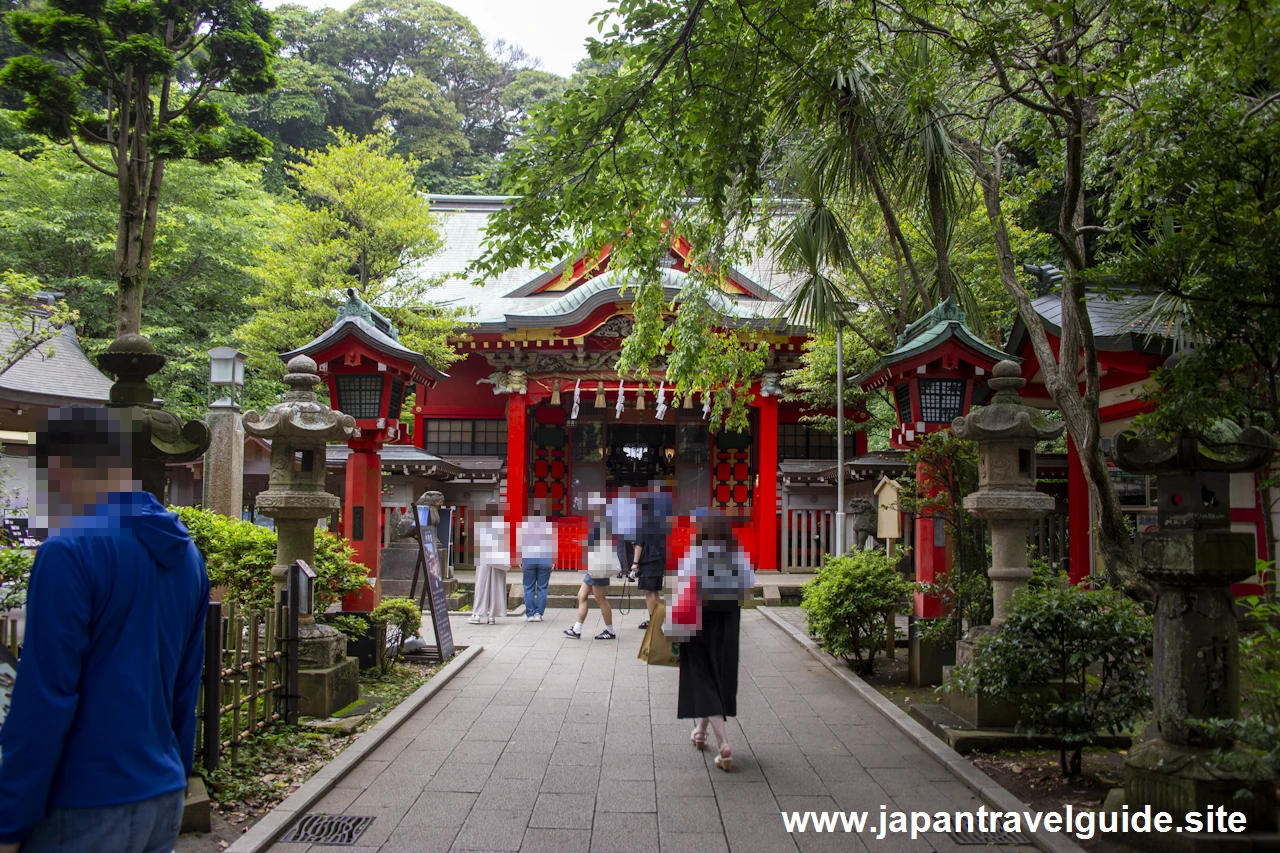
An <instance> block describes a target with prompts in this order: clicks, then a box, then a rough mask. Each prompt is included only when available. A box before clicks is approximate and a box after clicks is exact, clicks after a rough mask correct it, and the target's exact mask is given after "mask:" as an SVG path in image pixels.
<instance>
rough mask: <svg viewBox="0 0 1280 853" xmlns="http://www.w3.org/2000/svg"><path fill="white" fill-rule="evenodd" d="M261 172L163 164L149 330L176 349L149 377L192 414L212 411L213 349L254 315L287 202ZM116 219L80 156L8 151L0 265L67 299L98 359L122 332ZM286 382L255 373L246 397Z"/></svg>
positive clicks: (3, 154)
mask: <svg viewBox="0 0 1280 853" xmlns="http://www.w3.org/2000/svg"><path fill="white" fill-rule="evenodd" d="M2 116H3V113H0V117H2ZM256 171H257V170H256V169H255V168H254V167H252V166H242V165H239V164H234V163H227V162H222V163H217V164H212V165H203V164H200V163H191V162H178V163H173V164H170V166H169V168H168V169H167V171H166V177H165V198H166V202H165V205H164V206H163V207H161V208H160V209H159V211H158V216H157V224H156V249H155V253H154V257H153V259H152V264H151V276H150V284H149V288H148V297H147V315H146V323H144V325H143V327H142V330H143V332H144V333H145V334H147V335H148V336H150V337H151V338H152V340H153V341H154V342H155V343H156V345H157V346H159V347H160V348H161V349H162V351H163V352H165V353H167V354H168V355H169V362H168V363H167V364H166V365H165V368H164V370H162V371H161V372H160V373H159V374H157V375H156V376H155V377H153V378H152V380H151V381H152V383H153V385H154V386H155V388H156V393H157V394H158V395H159V396H160V397H161V398H163V399H164V400H165V404H166V406H167V407H169V408H170V409H171V410H172V411H175V412H178V413H180V414H181V415H182V416H183V417H195V416H199V415H200V414H202V413H203V412H204V409H205V406H206V403H207V399H206V393H207V392H206V388H207V384H208V376H209V373H208V370H209V360H208V356H207V354H206V353H207V351H208V350H209V348H211V347H215V346H222V345H226V344H230V343H233V338H232V333H233V332H234V330H235V329H236V328H237V327H238V326H240V325H241V324H242V323H244V322H246V321H247V320H248V319H249V318H250V317H251V316H252V313H253V312H252V308H251V307H250V306H249V305H248V302H247V300H248V298H249V296H250V295H251V294H253V293H255V292H257V290H258V288H259V287H260V285H259V282H258V279H257V278H256V277H255V276H254V274H253V272H252V267H253V266H254V265H255V264H256V263H257V258H256V252H257V251H258V248H259V247H260V246H262V245H263V244H264V243H265V242H266V241H267V240H268V239H269V237H270V235H272V234H273V233H275V231H276V230H277V227H278V201H277V199H276V198H275V197H274V196H273V195H272V194H270V193H268V192H266V191H265V190H263V188H262V186H261V181H260V178H259V176H258V175H257V174H256ZM228 211H234V212H235V215H228ZM116 224H117V211H116V185H115V182H114V181H112V180H111V179H110V178H108V177H106V176H105V175H102V174H101V173H99V172H96V171H94V170H93V169H90V168H89V167H88V166H86V165H84V163H82V162H80V160H79V158H77V157H76V155H75V153H74V152H73V151H71V150H69V149H67V148H63V147H59V146H53V145H48V144H47V143H46V144H43V145H41V146H39V147H37V148H35V149H32V150H28V151H27V152H25V156H18V155H16V154H12V153H9V152H7V151H0V235H2V236H0V269H12V270H13V271H14V272H15V273H17V274H20V275H23V276H28V277H31V278H33V279H35V280H38V281H39V282H40V285H41V287H42V288H43V289H45V290H50V291H55V292H61V293H63V294H65V296H64V299H65V300H66V303H67V305H68V306H69V307H70V308H71V309H72V310H74V311H76V312H77V313H78V319H77V320H76V331H77V333H78V334H79V335H80V339H81V343H82V345H83V346H84V348H85V350H86V351H87V352H88V353H90V354H91V355H92V354H94V353H96V352H98V351H100V350H101V349H102V348H103V347H105V346H106V344H107V343H108V342H109V341H110V340H111V338H113V337H114V336H115V334H116V310H115V306H116V298H115V290H116V278H115V274H114V260H113V248H114V242H115V234H116ZM278 388H279V386H278V385H275V384H274V383H272V382H271V381H270V380H269V379H267V378H263V377H259V376H255V375H254V374H252V373H251V374H250V375H249V377H248V386H247V388H246V392H247V397H248V400H249V403H250V404H252V405H264V404H270V403H271V402H273V401H274V400H275V398H276V396H277V394H278Z"/></svg>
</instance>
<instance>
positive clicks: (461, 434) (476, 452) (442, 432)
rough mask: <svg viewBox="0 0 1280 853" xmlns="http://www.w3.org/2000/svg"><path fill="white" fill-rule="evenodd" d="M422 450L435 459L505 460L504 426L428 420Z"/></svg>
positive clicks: (499, 423)
mask: <svg viewBox="0 0 1280 853" xmlns="http://www.w3.org/2000/svg"><path fill="white" fill-rule="evenodd" d="M425 424H426V428H427V436H426V441H425V443H424V446H425V449H426V451H427V452H428V453H434V454H436V455H437V456H506V455H507V422H506V421H504V420H502V421H500V420H454V419H445V418H441V419H438V420H437V419H428V420H427V421H425Z"/></svg>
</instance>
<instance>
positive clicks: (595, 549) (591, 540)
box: [564, 495, 618, 640]
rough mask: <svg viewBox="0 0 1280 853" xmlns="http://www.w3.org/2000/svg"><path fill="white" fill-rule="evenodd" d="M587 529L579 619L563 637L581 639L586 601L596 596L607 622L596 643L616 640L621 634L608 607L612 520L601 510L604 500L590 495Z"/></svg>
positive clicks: (611, 570)
mask: <svg viewBox="0 0 1280 853" xmlns="http://www.w3.org/2000/svg"><path fill="white" fill-rule="evenodd" d="M587 503H588V505H589V506H590V510H589V511H588V514H587V517H588V528H587V541H586V558H587V559H586V562H587V569H586V571H585V572H583V573H582V585H581V586H580V587H578V616H577V621H576V622H574V623H573V627H572V628H565V629H564V635H565V636H566V637H569V638H571V639H574V640H580V639H582V625H583V623H584V622H586V621H587V602H588V600H589V599H590V598H592V597H593V596H594V597H595V600H596V606H598V607H599V608H600V616H601V617H602V618H603V619H604V630H603V631H601V632H600V633H599V634H596V639H597V640H615V639H617V637H618V635H617V634H615V633H614V632H613V608H612V607H611V606H610V605H609V598H608V595H609V575H611V574H613V569H612V566H611V563H612V555H611V554H610V550H611V549H610V547H609V535H610V533H609V519H608V517H607V515H606V514H605V513H602V512H601V511H600V508H601V506H602V505H603V504H604V498H603V497H601V496H599V495H591V496H590V497H589V498H588V499H587Z"/></svg>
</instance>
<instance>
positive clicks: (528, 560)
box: [516, 500, 556, 622]
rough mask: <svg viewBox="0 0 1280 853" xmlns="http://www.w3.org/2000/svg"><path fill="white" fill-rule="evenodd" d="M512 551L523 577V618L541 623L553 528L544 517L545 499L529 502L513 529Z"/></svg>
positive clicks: (548, 582) (552, 550)
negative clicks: (524, 514) (527, 509)
mask: <svg viewBox="0 0 1280 853" xmlns="http://www.w3.org/2000/svg"><path fill="white" fill-rule="evenodd" d="M516 551H517V553H519V555H520V568H521V575H522V576H523V579H524V621H526V622H541V621H542V614H543V612H544V611H545V610H546V609H547V588H548V587H550V586H551V567H552V565H553V563H554V562H555V558H556V529H555V527H554V526H553V525H552V524H551V519H550V518H549V517H548V514H547V502H546V501H543V500H536V501H531V502H530V504H529V515H528V516H527V517H526V518H525V520H524V521H522V522H520V527H519V528H517V530H516Z"/></svg>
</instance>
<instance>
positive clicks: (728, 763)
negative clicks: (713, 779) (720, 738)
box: [716, 746, 733, 773]
mask: <svg viewBox="0 0 1280 853" xmlns="http://www.w3.org/2000/svg"><path fill="white" fill-rule="evenodd" d="M716 767H719V768H720V769H721V770H723V771H725V772H726V773H727V772H729V771H730V770H732V769H733V750H732V749H730V748H729V747H727V746H724V747H721V748H720V753H719V754H718V755H717V756H716Z"/></svg>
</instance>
